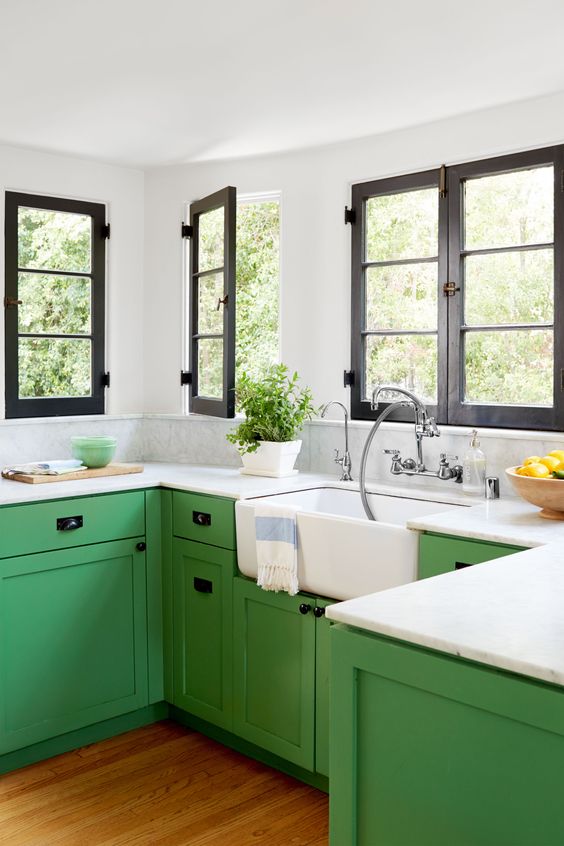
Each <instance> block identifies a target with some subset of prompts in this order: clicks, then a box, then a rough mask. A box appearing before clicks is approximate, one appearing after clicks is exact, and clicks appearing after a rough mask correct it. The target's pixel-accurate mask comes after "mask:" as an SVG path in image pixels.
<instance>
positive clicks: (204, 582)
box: [194, 576, 213, 593]
mask: <svg viewBox="0 0 564 846" xmlns="http://www.w3.org/2000/svg"><path fill="white" fill-rule="evenodd" d="M194 590H197V591H198V593H213V582H211V581H210V580H209V579H201V578H200V577H199V576H194Z"/></svg>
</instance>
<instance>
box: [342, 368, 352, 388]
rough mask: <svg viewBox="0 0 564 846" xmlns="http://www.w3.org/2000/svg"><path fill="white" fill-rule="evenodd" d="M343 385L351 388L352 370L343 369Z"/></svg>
mask: <svg viewBox="0 0 564 846" xmlns="http://www.w3.org/2000/svg"><path fill="white" fill-rule="evenodd" d="M343 385H344V387H345V388H352V386H353V385H354V370H343Z"/></svg>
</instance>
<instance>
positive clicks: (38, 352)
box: [18, 338, 92, 399]
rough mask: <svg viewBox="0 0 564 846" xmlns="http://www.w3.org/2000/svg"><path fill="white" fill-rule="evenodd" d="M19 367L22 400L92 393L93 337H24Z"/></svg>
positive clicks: (21, 344)
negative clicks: (67, 338)
mask: <svg viewBox="0 0 564 846" xmlns="http://www.w3.org/2000/svg"><path fill="white" fill-rule="evenodd" d="M18 367H19V396H20V398H22V399H29V398H32V397H88V396H90V395H91V385H92V378H91V342H90V340H86V339H85V340H78V339H69V340H68V341H66V340H62V339H60V338H20V339H19V342H18Z"/></svg>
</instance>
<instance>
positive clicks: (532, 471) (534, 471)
mask: <svg viewBox="0 0 564 846" xmlns="http://www.w3.org/2000/svg"><path fill="white" fill-rule="evenodd" d="M522 470H523V471H525V472H523V473H520V474H519V475H520V476H532V477H533V478H535V479H546V478H548V476H550V475H552V474H551V471H550V470H549V469H548V467H546V466H545V465H544V464H541V463H540V461H539V462H536V463H535V464H527V466H526V467H523V468H522Z"/></svg>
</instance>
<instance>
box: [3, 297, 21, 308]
mask: <svg viewBox="0 0 564 846" xmlns="http://www.w3.org/2000/svg"><path fill="white" fill-rule="evenodd" d="M21 304H22V301H21V300H18V299H17V298H16V297H4V308H17V307H18V306H19V305H21Z"/></svg>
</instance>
